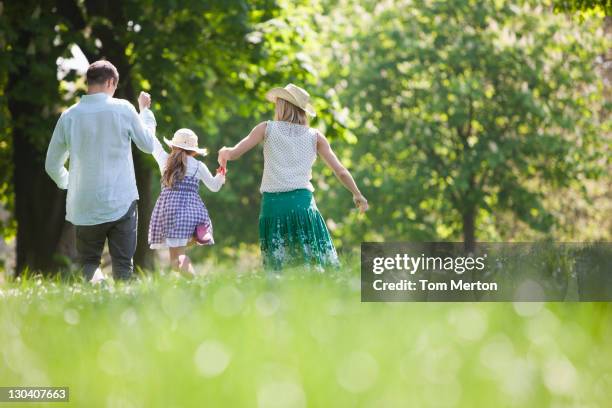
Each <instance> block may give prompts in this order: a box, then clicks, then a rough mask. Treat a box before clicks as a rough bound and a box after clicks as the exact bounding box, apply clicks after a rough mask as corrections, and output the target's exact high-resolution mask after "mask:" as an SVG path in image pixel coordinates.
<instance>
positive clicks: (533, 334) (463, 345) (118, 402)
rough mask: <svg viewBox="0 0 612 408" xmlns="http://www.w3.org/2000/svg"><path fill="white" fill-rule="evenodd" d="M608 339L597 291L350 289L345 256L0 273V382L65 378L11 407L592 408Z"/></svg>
mask: <svg viewBox="0 0 612 408" xmlns="http://www.w3.org/2000/svg"><path fill="white" fill-rule="evenodd" d="M611 338H612V307H611V306H610V304H609V303H565V304H561V303H548V304H543V303H515V304H512V303H482V304H477V303H361V302H360V280H359V269H358V263H357V262H356V261H348V262H346V263H345V266H344V267H343V268H342V269H341V270H339V271H335V272H327V273H325V274H321V273H316V272H312V271H305V270H292V271H288V272H286V273H284V274H283V275H282V276H271V275H267V274H265V273H264V272H263V271H259V270H255V271H253V270H252V269H250V268H241V267H240V266H236V265H231V264H225V265H217V266H216V267H214V268H212V269H211V271H210V272H208V273H206V274H204V275H202V276H200V277H198V278H197V279H195V280H192V281H187V280H184V279H181V278H178V277H176V276H174V275H172V274H170V273H166V272H163V271H160V272H158V273H156V274H151V275H147V276H144V277H142V278H140V279H139V280H137V281H135V282H132V283H128V284H109V285H104V286H96V287H92V286H91V285H89V284H85V283H80V282H63V281H59V280H58V281H52V280H43V279H38V278H35V277H34V278H28V279H25V280H21V281H13V282H6V283H3V284H1V285H0V344H1V347H2V355H1V357H0V386H58V387H59V386H67V387H69V389H70V394H69V395H70V402H69V403H42V404H41V403H39V404H34V403H20V404H17V405H18V406H23V407H25V406H45V405H46V406H52V407H60V406H79V407H81V406H83V407H98V406H102V407H104V406H106V407H189V406H223V407H331V406H333V407H337V406H340V407H345V406H346V407H357V406H359V407H399V406H416V407H429V406H431V407H455V406H459V407H501V406H504V407H508V406H521V407H524V406H529V407H604V406H609V405H606V404H609V401H610V399H609V398H610V390H611V389H612V342H611V341H610V339H611ZM2 406H10V404H6V403H4V404H3V403H0V407H2Z"/></svg>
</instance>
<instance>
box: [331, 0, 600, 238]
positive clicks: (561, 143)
mask: <svg viewBox="0 0 612 408" xmlns="http://www.w3.org/2000/svg"><path fill="white" fill-rule="evenodd" d="M346 9H349V10H351V11H350V12H349V13H348V17H346V19H347V21H346V23H348V22H350V23H351V24H352V25H353V30H352V31H353V35H351V36H349V37H348V38H346V39H344V44H346V45H347V46H345V47H338V49H337V50H336V60H337V61H340V62H342V63H343V65H341V66H339V67H338V72H340V73H341V74H342V75H343V77H344V79H345V81H343V82H338V84H339V85H338V86H337V91H338V93H340V94H341V100H342V102H343V103H344V104H346V105H347V106H350V107H352V115H353V117H354V118H355V119H356V120H357V125H356V128H355V133H356V134H357V135H358V137H359V141H360V142H359V144H357V145H356V147H355V149H354V154H353V157H354V158H355V161H356V162H358V163H359V166H358V167H359V168H360V169H361V171H360V176H361V177H363V178H364V179H365V181H366V184H367V185H368V186H369V187H368V188H367V190H369V191H371V192H372V194H370V195H371V196H372V197H374V200H373V206H372V208H373V213H372V214H371V215H370V219H371V222H372V225H375V226H376V225H379V226H380V225H386V226H387V228H388V229H387V234H386V235H385V236H386V237H387V238H389V239H392V238H393V237H394V236H395V237H405V236H410V237H413V238H414V237H417V238H418V239H426V238H428V237H429V238H442V239H449V238H451V239H452V238H453V237H456V235H457V232H459V231H460V232H461V233H462V235H463V238H464V241H465V242H466V246H467V247H468V248H471V247H473V244H474V242H475V240H476V234H477V231H478V227H477V226H478V221H479V220H480V221H482V220H484V219H486V218H487V217H489V216H491V215H492V214H494V213H496V212H501V211H510V212H511V213H513V214H514V216H515V217H517V218H519V219H520V220H522V221H524V222H525V223H527V224H528V225H529V226H530V227H531V228H534V229H536V230H540V231H547V230H549V229H550V228H551V226H552V225H553V224H554V218H553V217H552V215H551V213H550V212H549V211H548V209H547V208H544V206H543V205H542V199H543V194H542V191H543V187H551V188H561V187H564V186H568V185H571V184H572V183H575V182H576V181H577V180H579V179H581V178H597V177H600V176H602V175H604V174H605V171H606V164H605V160H606V158H605V148H604V145H605V138H604V135H605V132H606V129H608V130H609V122H608V123H607V124H606V122H605V121H606V115H605V111H604V106H603V100H602V82H601V79H600V78H599V77H598V76H597V75H596V72H595V68H594V64H595V61H596V59H597V57H598V56H599V55H601V54H602V53H603V50H605V46H606V40H605V38H604V37H603V36H602V35H601V28H600V25H601V24H600V23H601V21H600V20H597V19H594V18H590V19H587V20H585V21H584V22H583V23H582V24H580V25H579V26H576V25H574V24H572V22H571V20H569V19H567V18H566V17H565V16H561V15H555V14H553V13H551V12H549V11H548V10H546V9H544V8H543V7H542V6H539V5H538V4H537V2H521V3H519V4H517V5H512V4H507V3H506V2H488V1H465V0H454V1H449V2H434V1H425V0H421V1H414V2H410V3H406V4H400V5H398V4H394V5H391V4H389V5H386V4H375V3H373V2H372V3H370V2H367V3H366V5H365V6H364V7H361V6H357V5H355V4H354V3H350V2H349V3H348V5H346V6H345V10H346ZM332 18H334V21H335V23H336V27H338V30H343V29H344V28H343V23H345V22H344V21H343V17H342V15H340V14H338V15H334V16H332Z"/></svg>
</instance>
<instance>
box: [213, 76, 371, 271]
mask: <svg viewBox="0 0 612 408" xmlns="http://www.w3.org/2000/svg"><path fill="white" fill-rule="evenodd" d="M266 99H268V100H269V101H270V102H273V103H275V104H276V110H275V114H274V120H273V121H266V122H262V123H260V124H259V125H257V126H255V128H254V129H253V130H252V131H251V133H249V135H248V136H246V137H245V138H244V139H242V140H241V141H240V142H239V143H238V144H237V145H236V146H234V147H231V148H229V147H224V148H222V149H221V150H220V151H219V164H220V165H221V166H222V167H225V166H226V164H227V161H228V160H236V159H238V158H240V157H241V156H242V155H243V154H244V153H246V152H248V151H249V150H251V149H252V148H253V147H255V146H256V145H257V144H259V143H261V142H263V154H264V171H263V177H262V181H261V188H260V191H261V193H262V194H263V200H262V203H261V212H260V216H259V241H260V245H261V251H262V255H263V263H264V267H266V269H275V270H279V269H282V268H283V267H285V266H289V265H294V264H306V265H313V266H316V267H317V268H319V269H320V268H325V267H328V266H337V265H338V255H337V253H336V249H335V247H334V244H333V242H332V240H331V237H330V235H329V231H328V230H327V227H326V225H325V222H324V221H323V217H321V214H320V213H319V210H318V209H317V206H316V203H315V200H314V198H313V196H312V192H313V191H314V187H313V185H312V183H311V181H310V180H311V179H312V165H313V164H314V161H315V159H316V156H317V153H318V154H319V155H320V156H321V157H322V158H323V160H325V162H326V163H327V165H328V166H329V167H331V169H332V170H333V171H334V173H335V174H336V176H337V177H338V178H339V179H340V181H341V182H342V184H343V185H344V186H345V187H346V188H347V189H348V190H349V191H351V192H352V193H353V201H354V202H355V205H357V207H358V208H359V210H360V211H361V212H364V211H366V210H367V208H368V202H367V200H366V199H365V197H364V196H363V194H361V192H360V191H359V188H357V185H356V184H355V181H354V180H353V177H352V176H351V173H349V171H348V170H347V169H346V168H345V167H344V166H343V165H342V163H340V161H339V160H338V158H337V157H336V155H335V153H334V152H333V150H332V149H331V147H330V145H329V142H328V141H327V139H326V138H325V136H323V135H322V134H321V133H320V132H319V131H318V130H316V129H313V128H310V127H308V117H307V115H310V116H315V112H314V109H313V107H312V105H311V104H310V96H309V95H308V92H306V91H305V90H304V89H302V88H300V87H298V86H296V85H293V84H289V85H287V86H286V87H285V88H274V89H272V90H271V91H269V92H268V93H267V94H266Z"/></svg>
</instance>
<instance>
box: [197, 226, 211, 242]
mask: <svg viewBox="0 0 612 408" xmlns="http://www.w3.org/2000/svg"><path fill="white" fill-rule="evenodd" d="M194 238H195V240H196V242H197V243H198V244H200V245H211V244H214V240H213V236H212V231H211V230H210V226H209V224H200V225H198V226H197V227H196V230H195V236H194Z"/></svg>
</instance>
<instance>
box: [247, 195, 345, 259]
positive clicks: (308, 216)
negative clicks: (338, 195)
mask: <svg viewBox="0 0 612 408" xmlns="http://www.w3.org/2000/svg"><path fill="white" fill-rule="evenodd" d="M259 243H260V246H261V254H262V257H263V264H264V267H265V268H266V269H273V270H280V269H283V268H284V267H287V266H300V265H308V266H314V267H316V268H317V269H324V268H328V267H337V266H338V265H339V262H338V254H337V253H336V248H335V247H334V243H333V242H332V240H331V236H330V235H329V231H328V230H327V226H326V225H325V221H323V217H321V213H320V212H319V209H318V208H317V204H316V203H315V200H314V197H313V196H312V192H311V191H309V190H307V189H298V190H292V191H287V192H282V193H263V198H262V201H261V212H260V214H259Z"/></svg>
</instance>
